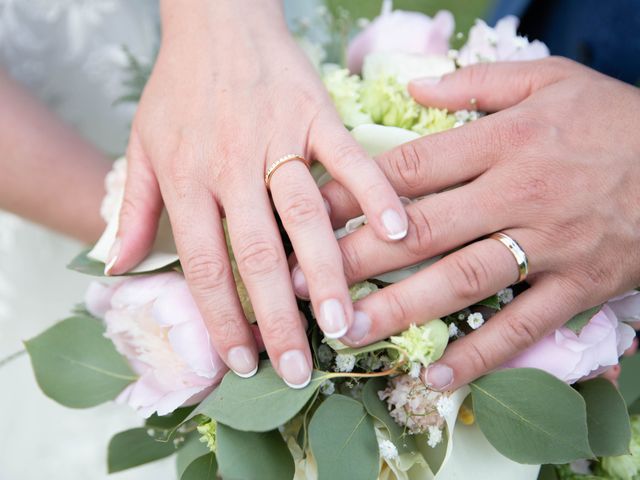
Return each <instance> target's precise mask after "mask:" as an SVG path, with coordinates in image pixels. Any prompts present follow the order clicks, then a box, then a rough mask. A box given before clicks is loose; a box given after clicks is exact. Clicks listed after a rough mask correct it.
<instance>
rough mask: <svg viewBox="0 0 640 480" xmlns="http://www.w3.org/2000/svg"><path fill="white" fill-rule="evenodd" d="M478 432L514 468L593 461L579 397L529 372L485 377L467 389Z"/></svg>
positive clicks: (553, 380)
mask: <svg viewBox="0 0 640 480" xmlns="http://www.w3.org/2000/svg"><path fill="white" fill-rule="evenodd" d="M471 391H472V399H473V409H474V412H475V414H476V418H477V421H478V425H479V426H480V429H481V430H482V432H483V433H484V435H485V436H486V437H487V439H488V440H489V441H490V442H491V444H492V445H493V446H494V447H495V448H496V449H497V450H498V451H499V452H500V453H502V454H503V455H505V456H506V457H508V458H510V459H511V460H514V461H516V462H518V463H525V464H543V463H567V462H571V461H573V460H576V459H579V458H590V457H593V453H592V452H591V449H590V448H589V443H588V433H587V411H586V406H585V403H584V400H583V399H582V397H581V396H580V394H579V393H578V392H576V391H575V390H574V389H573V388H571V387H569V386H568V385H567V384H565V383H564V382H562V381H560V380H558V379H557V378H556V377H554V376H552V375H550V374H548V373H546V372H544V371H542V370H536V369H533V368H513V369H506V370H500V371H497V372H494V373H490V374H489V375H486V376H484V377H482V378H479V379H478V380H476V381H475V382H472V383H471Z"/></svg>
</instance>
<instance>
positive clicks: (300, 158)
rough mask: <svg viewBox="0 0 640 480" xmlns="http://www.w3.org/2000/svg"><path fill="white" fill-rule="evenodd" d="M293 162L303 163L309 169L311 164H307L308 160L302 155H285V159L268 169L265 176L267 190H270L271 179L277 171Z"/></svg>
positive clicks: (277, 161)
mask: <svg viewBox="0 0 640 480" xmlns="http://www.w3.org/2000/svg"><path fill="white" fill-rule="evenodd" d="M292 161H297V162H302V163H304V164H305V166H306V167H307V168H309V162H307V159H306V158H304V157H303V156H302V155H298V154H297V153H290V154H288V155H285V156H284V157H280V158H279V159H278V160H276V161H275V162H273V163H272V164H271V165H269V168H267V173H265V174H264V184H265V185H266V186H267V190H268V189H269V185H270V184H271V177H273V174H274V173H276V170H278V169H279V168H280V167H281V166H282V165H284V164H285V163H287V162H292Z"/></svg>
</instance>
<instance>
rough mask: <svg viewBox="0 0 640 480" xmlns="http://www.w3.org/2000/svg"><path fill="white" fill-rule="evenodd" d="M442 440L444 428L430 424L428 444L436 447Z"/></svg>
mask: <svg viewBox="0 0 640 480" xmlns="http://www.w3.org/2000/svg"><path fill="white" fill-rule="evenodd" d="M441 441H442V430H440V429H439V428H438V427H435V426H433V425H432V426H430V427H429V440H428V441H427V445H429V446H430V447H431V448H435V447H436V446H438V444H439V443H440V442H441Z"/></svg>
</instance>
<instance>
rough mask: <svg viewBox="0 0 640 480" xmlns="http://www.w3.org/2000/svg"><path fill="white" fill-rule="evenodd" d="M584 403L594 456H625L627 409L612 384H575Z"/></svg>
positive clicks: (598, 381) (596, 381)
mask: <svg viewBox="0 0 640 480" xmlns="http://www.w3.org/2000/svg"><path fill="white" fill-rule="evenodd" d="M578 391H579V392H580V394H581V395H582V398H584V401H585V403H586V404H587V425H588V428H589V444H590V445H591V450H592V451H593V453H594V454H595V455H597V456H598V457H608V456H618V455H624V454H627V453H629V442H630V441H631V424H630V422H629V414H628V413H627V407H626V405H625V403H624V400H623V399H622V396H621V395H620V392H618V389H617V388H616V387H614V386H613V384H612V383H611V382H610V381H608V380H605V379H604V378H594V379H593V380H588V381H586V382H582V383H580V384H579V385H578Z"/></svg>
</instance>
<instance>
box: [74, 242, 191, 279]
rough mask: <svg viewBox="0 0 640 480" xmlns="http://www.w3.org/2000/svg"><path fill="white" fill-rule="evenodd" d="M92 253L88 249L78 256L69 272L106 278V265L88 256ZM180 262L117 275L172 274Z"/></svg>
mask: <svg viewBox="0 0 640 480" xmlns="http://www.w3.org/2000/svg"><path fill="white" fill-rule="evenodd" d="M90 251H91V249H90V248H89V249H86V250H84V251H82V252H81V253H80V254H78V255H77V256H76V257H75V258H74V259H73V260H71V263H69V265H67V268H68V269H69V270H74V271H76V272H80V273H84V274H85V275H91V276H93V277H106V275H105V274H104V267H105V265H104V263H102V262H98V261H97V260H93V259H91V258H89V257H88V256H87V254H88V253H89V252H90ZM179 265H180V262H173V263H171V264H169V265H165V266H164V267H162V268H157V269H155V270H147V271H144V272H136V273H123V274H121V275H117V276H119V277H133V276H136V275H147V274H149V273H152V272H170V271H172V270H176V268H177V267H179Z"/></svg>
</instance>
